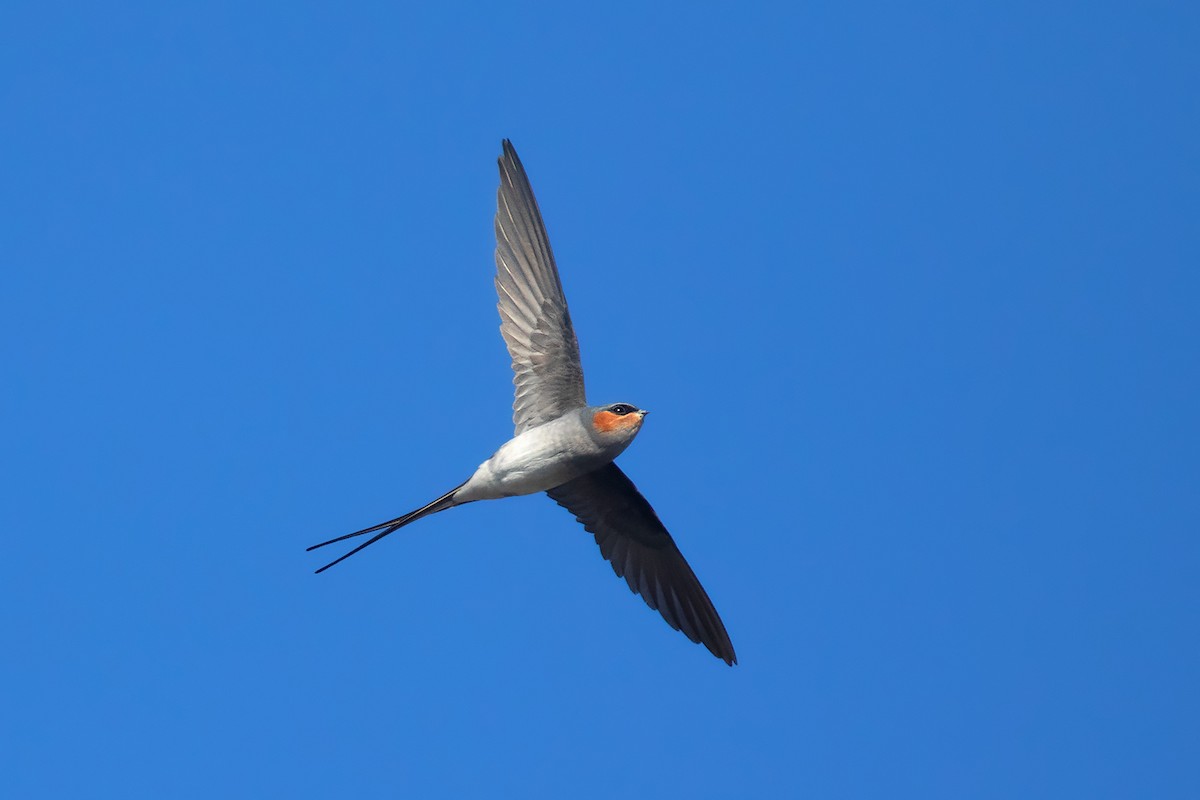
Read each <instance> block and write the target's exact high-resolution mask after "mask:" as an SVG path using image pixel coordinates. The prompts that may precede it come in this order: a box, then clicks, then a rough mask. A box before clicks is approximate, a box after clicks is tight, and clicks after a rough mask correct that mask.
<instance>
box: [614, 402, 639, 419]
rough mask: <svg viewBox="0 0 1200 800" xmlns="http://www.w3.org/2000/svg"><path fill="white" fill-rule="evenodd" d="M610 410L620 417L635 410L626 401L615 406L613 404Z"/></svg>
mask: <svg viewBox="0 0 1200 800" xmlns="http://www.w3.org/2000/svg"><path fill="white" fill-rule="evenodd" d="M608 410H609V411H611V412H612V413H614V414H616V415H617V416H618V417H623V416H625V415H626V414H628V413H630V412H631V411H633V406H627V405H625V404H624V403H617V404H616V405H615V406H613V407H612V408H610V409H608Z"/></svg>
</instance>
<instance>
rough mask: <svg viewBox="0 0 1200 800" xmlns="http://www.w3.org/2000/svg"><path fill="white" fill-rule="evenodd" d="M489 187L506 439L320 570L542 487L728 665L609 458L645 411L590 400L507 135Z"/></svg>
mask: <svg viewBox="0 0 1200 800" xmlns="http://www.w3.org/2000/svg"><path fill="white" fill-rule="evenodd" d="M502 150H503V152H502V153H501V155H500V160H499V164H500V189H499V190H498V191H497V193H496V293H497V294H498V295H499V298H500V302H499V303H498V304H497V307H498V308H499V310H500V334H501V335H502V336H503V337H504V343H505V344H506V345H507V346H508V352H509V355H510V356H512V368H513V372H514V373H515V375H514V377H513V383H514V384H516V400H515V401H514V402H513V423H514V424H515V426H516V430H515V432H514V434H513V438H511V439H509V440H508V441H507V442H505V443H504V445H503V446H502V447H501V448H500V449H499V450H497V451H496V452H495V454H494V455H493V456H492V457H491V458H489V459H488V460H487V461H485V462H483V463H482V464H480V465H479V469H477V470H475V474H473V475H472V476H471V477H470V478H468V479H467V481H466V482H465V483H463V484H461V485H460V486H457V487H455V488H454V489H451V490H450V491H449V492H446V494H444V495H442V496H441V497H439V498H438V499H436V500H434V501H433V502H432V503H429V504H428V505H424V506H421V507H420V508H418V509H416V510H415V511H410V512H409V513H407V514H404V515H403V516H399V517H396V518H395V519H391V520H388V521H387V522H381V523H380V524H378V525H372V526H371V527H370V528H364V529H363V530H361V531H355V532H354V533H348V534H346V535H345V536H339V537H337V538H336V539H330V540H329V541H327V542H322V543H321V544H316V545H313V546H312V547H310V548H308V549H309V550H315V549H317V548H318V547H325V546H326V545H330V544H334V543H335V542H341V541H345V540H346V539H351V538H354V537H355V536H363V535H365V534H369V533H374V534H375V535H374V536H372V537H371V538H370V539H368V540H367V541H365V542H363V543H362V544H360V545H358V546H357V547H355V548H354V549H353V550H351V551H350V552H348V553H346V554H345V555H343V556H342V557H341V558H338V559H336V560H335V561H332V562H330V563H328V564H326V565H325V566H323V567H321V568H320V569H319V570H317V572H324V571H325V570H327V569H329V568H330V567H332V566H333V565H334V564H337V563H339V562H341V561H343V560H345V559H347V558H349V557H350V556H352V555H354V554H355V553H357V552H358V551H359V550H362V549H363V548H364V547H367V546H369V545H372V544H374V543H375V542H377V541H379V540H380V539H382V538H383V537H385V536H387V535H388V534H390V533H394V532H395V531H397V530H399V529H400V528H403V527H404V526H405V525H408V524H409V523H412V522H416V521H417V520H419V519H421V518H422V517H427V516H429V515H431V514H436V513H438V512H439V511H445V510H446V509H448V508H453V507H454V506H461V505H463V504H465V503H473V502H475V501H476V500H495V499H499V498H501V497H513V496H515V495H523V494H536V493H537V492H545V493H546V494H548V495H549V496H550V497H551V498H552V499H553V500H554V501H555V502H556V503H558V504H559V505H560V506H562V507H563V508H565V509H567V511H569V512H571V513H572V514H574V515H575V518H576V519H577V520H578V521H579V522H581V523H583V527H584V528H585V529H586V530H587V531H588V532H589V533H591V534H593V535H594V536H595V537H596V544H598V545H600V554H601V555H602V556H604V558H605V559H607V560H608V562H609V563H610V564H612V568H613V570H614V571H615V572H616V573H617V576H618V577H623V578H624V579H625V581H626V582H627V583H628V584H629V588H630V589H632V590H633V591H634V592H635V593H636V594H639V595H641V597H642V599H643V600H645V601H646V604H647V605H648V606H650V608H653V609H656V610H657V611H658V613H660V614H662V617H663V619H664V620H666V621H667V624H668V625H670V626H671V627H672V628H674V629H675V630H678V631H681V632H682V633H683V634H684V635H685V636H687V637H688V638H689V639H691V640H692V641H693V642H697V643H699V644H703V645H704V646H705V647H707V648H708V650H709V652H711V653H712V654H713V655H714V656H716V657H717V658H719V659H721V660H722V661H724V662H725V663H726V664H729V665H730V666H732V665H733V664H736V663H737V655H736V654H735V653H734V652H733V644H732V643H731V642H730V641H729V634H728V633H726V632H725V625H724V624H723V623H722V622H721V618H720V617H719V616H718V615H717V610H716V609H715V608H713V604H712V601H711V600H709V599H708V594H707V593H706V592H705V591H704V587H703V586H701V585H700V581H699V580H698V579H697V578H696V575H695V573H693V572H692V568H691V567H689V566H688V563H687V561H685V560H684V558H683V554H682V553H680V552H679V548H678V547H676V546H675V541H674V540H673V539H672V538H671V534H669V533H667V529H666V528H665V527H664V526H663V524H662V522H660V521H659V519H658V515H657V514H655V513H654V509H653V508H651V507H650V504H649V503H648V502H646V498H644V497H642V494H641V492H639V491H638V490H637V487H635V486H634V485H633V481H631V480H629V478H627V477H626V476H625V473H624V472H622V471H621V468H620V467H618V466H617V465H616V464H615V463H613V459H615V458H616V457H617V456H619V455H620V454H621V453H622V452H623V451H624V450H625V448H626V447H628V446H629V444H630V443H631V442H632V441H633V439H634V437H635V436H637V434H638V431H640V430H641V429H642V423H643V421H644V420H645V418H646V414H647V412H646V410H645V409H641V408H638V407H637V406H634V405H631V404H630V403H612V404H610V405H602V406H589V405H588V403H587V400H586V399H585V398H584V392H583V367H582V365H581V364H580V360H579V343H578V341H576V339H575V330H574V328H573V327H572V326H571V315H570V313H568V311H567V300H566V297H564V296H563V289H562V283H561V281H560V280H559V277H558V268H557V267H556V266H555V264H554V255H553V253H552V252H551V250H550V240H549V238H548V237H547V236H546V228H545V225H544V224H543V223H542V215H541V212H540V211H539V210H538V204H537V200H535V199H534V197H533V189H532V188H531V187H530V185H529V178H528V176H526V174H525V168H524V167H523V166H522V165H521V160H520V159H519V158H517V151H516V150H514V149H513V146H512V143H511V142H509V141H508V140H507V139H505V140H504V142H503V143H502Z"/></svg>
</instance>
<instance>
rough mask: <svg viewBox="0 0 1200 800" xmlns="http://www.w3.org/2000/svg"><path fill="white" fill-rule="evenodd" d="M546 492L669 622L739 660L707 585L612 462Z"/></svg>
mask: <svg viewBox="0 0 1200 800" xmlns="http://www.w3.org/2000/svg"><path fill="white" fill-rule="evenodd" d="M546 494H548V495H550V497H552V498H553V499H554V501H555V502H557V503H558V504H559V505H560V506H562V507H563V508H565V509H567V510H568V511H570V512H571V513H572V514H574V515H575V518H576V519H578V520H579V521H580V522H582V523H583V527H584V528H586V529H587V530H588V531H589V532H590V533H592V534H594V535H595V536H596V544H598V545H600V554H601V555H602V556H604V557H605V558H606V559H608V561H609V562H610V563H611V564H612V568H613V570H614V571H615V572H616V573H617V575H618V576H619V577H623V578H624V579H625V581H626V582H627V583H628V584H629V588H630V589H632V590H633V591H634V592H635V593H637V594H640V595H641V596H642V599H643V600H645V601H646V604H647V605H648V606H650V607H651V608H653V609H657V610H658V613H660V614H662V616H663V619H665V620H666V621H667V624H668V625H670V626H671V627H672V628H674V629H675V630H677V631H682V632H683V634H684V635H685V636H687V637H688V638H689V639H691V640H692V641H693V642H698V643H700V644H703V645H704V646H705V647H707V648H708V649H709V652H711V653H712V654H713V655H714V656H716V657H717V658H719V659H722V660H723V661H724V662H725V663H726V664H730V665H733V664H736V663H737V655H736V654H735V653H734V652H733V644H732V643H731V642H730V641H729V634H728V633H726V632H725V625H724V624H723V623H722V622H721V618H720V617H719V616H717V610H716V609H715V608H713V604H712V601H711V600H709V599H708V594H707V593H706V592H705V591H704V587H703V586H701V585H700V581H699V580H698V579H697V578H696V574H695V573H694V572H692V568H691V567H689V566H688V563H687V561H685V560H684V558H683V554H682V553H680V552H679V548H678V547H676V546H675V541H674V540H673V539H672V538H671V534H669V533H667V529H666V528H665V527H663V524H662V522H660V521H659V519H658V515H657V514H655V513H654V509H653V508H651V507H650V504H649V503H648V502H646V498H644V497H642V495H641V492H639V491H638V490H637V487H636V486H634V485H633V481H631V480H629V478H628V477H626V475H625V473H624V472H622V471H621V469H620V467H618V466H617V465H616V464H611V463H610V464H608V465H607V466H604V467H601V468H600V469H598V470H596V471H594V472H589V473H588V474H587V475H584V476H582V477H580V478H576V479H575V480H573V481H569V482H567V483H564V484H563V485H562V486H557V487H555V488H553V489H551V490H550V491H548V492H547V493H546Z"/></svg>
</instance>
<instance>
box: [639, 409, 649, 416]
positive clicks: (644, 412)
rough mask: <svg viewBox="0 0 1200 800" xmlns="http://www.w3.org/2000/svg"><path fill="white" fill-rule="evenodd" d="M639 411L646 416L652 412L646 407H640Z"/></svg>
mask: <svg viewBox="0 0 1200 800" xmlns="http://www.w3.org/2000/svg"><path fill="white" fill-rule="evenodd" d="M638 413H639V414H641V415H642V416H643V417H644V416H646V415H647V414H649V413H650V412H649V411H647V410H646V409H644V408H640V409H638Z"/></svg>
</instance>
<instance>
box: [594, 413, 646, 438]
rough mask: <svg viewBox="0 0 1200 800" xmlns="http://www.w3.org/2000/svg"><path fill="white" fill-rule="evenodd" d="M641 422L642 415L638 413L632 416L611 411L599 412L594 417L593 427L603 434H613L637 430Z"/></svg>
mask: <svg viewBox="0 0 1200 800" xmlns="http://www.w3.org/2000/svg"><path fill="white" fill-rule="evenodd" d="M641 421H642V415H641V414H638V413H637V412H634V413H632V414H614V413H612V412H611V411H597V412H596V413H595V414H593V415H592V425H593V426H594V427H595V428H596V430H598V431H600V432H601V433H613V432H614V431H620V430H626V429H628V428H636V427H637V426H638V424H639V423H641Z"/></svg>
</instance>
